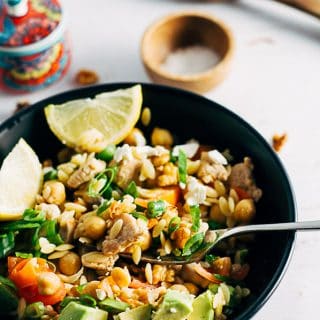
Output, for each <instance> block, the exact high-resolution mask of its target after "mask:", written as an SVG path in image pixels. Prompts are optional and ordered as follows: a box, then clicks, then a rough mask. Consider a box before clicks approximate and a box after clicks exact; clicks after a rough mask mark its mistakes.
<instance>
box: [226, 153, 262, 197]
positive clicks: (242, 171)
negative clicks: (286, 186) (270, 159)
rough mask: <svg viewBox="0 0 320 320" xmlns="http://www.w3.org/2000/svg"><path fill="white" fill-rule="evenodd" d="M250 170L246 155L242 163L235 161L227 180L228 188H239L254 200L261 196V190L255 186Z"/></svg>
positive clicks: (251, 165) (249, 161)
mask: <svg viewBox="0 0 320 320" xmlns="http://www.w3.org/2000/svg"><path fill="white" fill-rule="evenodd" d="M252 171H253V164H252V162H251V159H250V158H248V157H246V158H244V160H243V162H242V163H237V164H236V165H234V166H233V167H232V170H231V173H230V176H229V179H228V182H229V185H230V188H241V189H243V190H244V191H245V192H246V193H247V194H248V195H249V196H250V197H252V198H253V200H254V201H258V200H259V199H260V198H261V196H262V190H261V189H259V188H258V187H257V186H256V183H255V180H254V178H253V174H252Z"/></svg>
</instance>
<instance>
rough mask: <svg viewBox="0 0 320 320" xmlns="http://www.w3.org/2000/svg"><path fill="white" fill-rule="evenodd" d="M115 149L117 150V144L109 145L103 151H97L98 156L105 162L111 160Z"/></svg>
mask: <svg viewBox="0 0 320 320" xmlns="http://www.w3.org/2000/svg"><path fill="white" fill-rule="evenodd" d="M115 151H116V146H114V145H109V146H107V147H106V148H105V149H103V150H102V151H101V152H99V153H97V154H96V158H97V159H100V160H103V161H105V162H109V161H111V160H112V159H113V156H114V153H115Z"/></svg>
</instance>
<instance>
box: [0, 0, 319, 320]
mask: <svg viewBox="0 0 320 320" xmlns="http://www.w3.org/2000/svg"><path fill="white" fill-rule="evenodd" d="M63 3H64V5H65V7H66V9H67V10H68V11H69V21H68V26H69V30H70V36H71V39H72V47H73V62H72V66H71V69H70V72H69V73H68V75H67V76H66V77H65V78H64V79H63V80H62V81H61V82H59V83H57V84H55V85H53V86H52V87H50V88H48V89H46V90H43V91H40V92H37V93H34V94H29V95H23V96H14V95H8V94H5V93H3V92H0V119H1V120H3V119H5V118H6V117H8V116H9V115H10V114H11V113H12V112H13V110H14V108H15V104H16V102H17V101H18V100H24V99H26V100H28V101H30V102H36V101H38V100H40V99H42V98H44V97H47V96H50V95H52V94H54V93H58V92H61V91H64V90H66V89H69V88H73V87H74V84H73V77H74V74H75V72H76V71H77V70H78V69H79V68H82V67H85V68H90V69H94V70H96V71H97V72H98V73H99V75H100V76H101V80H102V82H114V81H149V80H148V78H147V76H146V74H145V72H144V70H143V66H142V64H141V61H140V57H139V45H140V39H141V36H142V34H143V32H144V30H145V29H146V27H147V26H148V25H149V24H150V23H151V22H152V21H154V20H155V19H157V18H158V17H161V16H162V15H164V14H167V13H170V12H173V11H178V10H182V9H199V10H203V11H206V12H208V13H211V14H214V15H216V16H217V17H219V18H220V19H223V20H224V21H225V22H226V23H227V24H228V25H229V26H230V27H231V28H232V30H233V32H234V35H235V38H236V44H237V47H236V54H235V58H234V64H233V68H232V72H231V74H230V76H229V77H228V79H227V80H226V81H225V82H223V84H221V85H220V86H219V87H218V88H217V89H215V90H213V91H212V92H209V93H208V94H207V96H208V97H209V98H212V99H214V100H216V101H217V102H219V103H221V104H223V105H225V106H227V107H228V108H230V109H231V110H233V111H235V112H237V113H239V114H240V115H241V116H243V117H244V118H245V119H246V120H247V121H249V122H250V123H251V124H252V125H253V126H255V127H256V128H257V129H258V130H259V131H260V132H261V133H262V134H263V135H264V137H265V138H266V139H267V140H270V139H271V137H272V135H273V134H274V133H276V132H278V133H282V132H287V133H288V136H289V139H288V143H287V144H286V145H285V147H284V148H283V150H282V152H281V154H280V157H281V158H282V160H283V162H284V165H285V167H286V168H287V170H288V173H289V175H290V177H291V180H292V182H293V186H294V189H295V192H296V196H297V203H298V209H299V219H300V220H308V219H318V218H319V217H320V197H319V190H320V150H319V143H318V142H319V140H320V126H319V117H320V111H319V107H320V102H319V101H320V96H319V93H320V87H319V83H320V80H319V77H320V21H318V20H316V19H315V18H312V17H309V16H306V15H304V14H303V13H300V12H297V11H295V10H293V9H290V8H286V7H284V6H283V5H280V4H274V3H273V2H271V1H270V0H259V1H249V0H248V1H232V2H230V3H225V2H221V3H219V2H218V3H217V2H206V1H204V2H203V1H183V0H176V1H173V0H135V1H133V0H121V1H119V0H107V1H106V0H105V1H102V0H90V1H87V0H64V1H63ZM319 263H320V232H319V233H317V232H309V233H300V234H298V237H297V242H296V248H295V251H294V254H293V257H292V261H291V263H290V265H289V269H288V271H287V273H286V275H285V276H284V278H283V280H282V282H281V284H280V286H279V287H278V288H277V290H276V291H275V293H274V294H273V295H272V297H271V298H270V300H269V301H268V303H267V304H266V305H265V306H264V307H263V308H262V309H261V310H260V311H259V312H258V313H257V314H256V315H255V317H254V319H255V320H262V319H264V320H265V319H281V320H293V319H318V318H319V316H318V309H317V303H318V299H319V297H318V292H319V286H320V280H319V277H318V265H319Z"/></svg>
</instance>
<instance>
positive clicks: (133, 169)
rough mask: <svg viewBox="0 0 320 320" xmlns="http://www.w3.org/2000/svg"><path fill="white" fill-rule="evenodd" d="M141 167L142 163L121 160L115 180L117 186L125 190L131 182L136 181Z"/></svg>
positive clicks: (135, 160)
mask: <svg viewBox="0 0 320 320" xmlns="http://www.w3.org/2000/svg"><path fill="white" fill-rule="evenodd" d="M141 165H142V162H141V161H140V160H137V159H132V160H127V159H124V160H122V161H121V163H120V165H119V167H118V173H117V176H116V178H115V182H116V183H117V185H118V186H119V187H121V188H123V189H125V188H126V187H127V186H128V184H129V183H130V182H131V181H138V176H139V172H140V168H141Z"/></svg>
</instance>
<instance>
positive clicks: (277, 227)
mask: <svg viewBox="0 0 320 320" xmlns="http://www.w3.org/2000/svg"><path fill="white" fill-rule="evenodd" d="M319 229H320V220H314V221H299V222H285V223H268V224H252V225H247V226H239V227H235V228H232V229H229V230H228V231H227V232H226V233H225V234H224V237H227V236H228V237H230V236H231V235H234V234H240V233H250V232H259V231H284V230H295V231H296V230H299V231H305V230H319Z"/></svg>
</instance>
